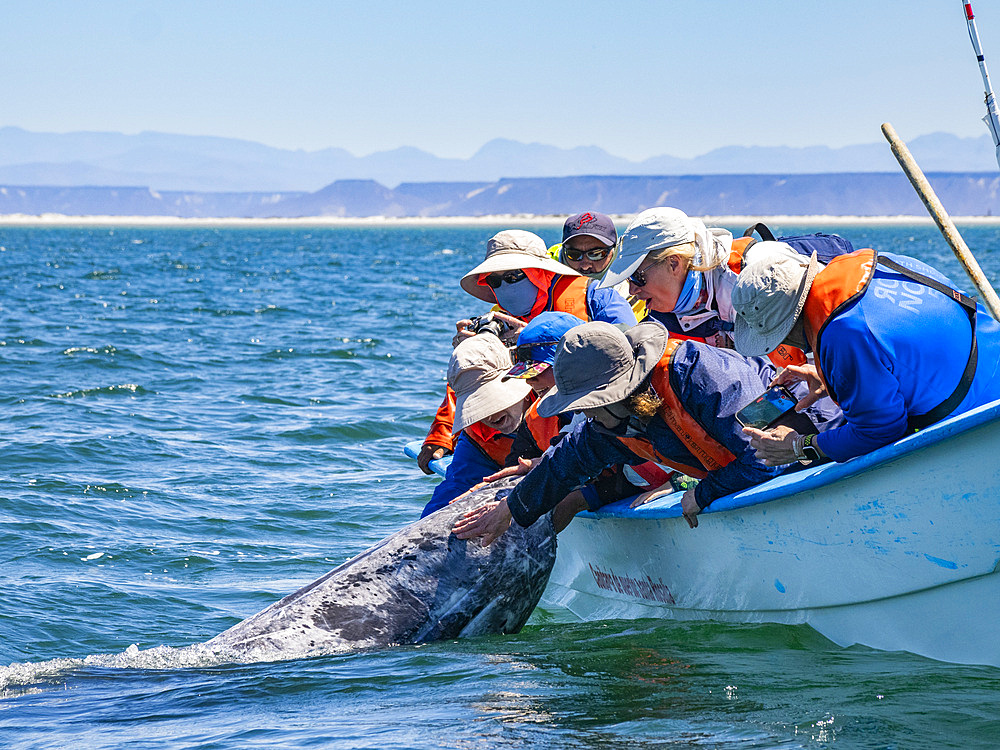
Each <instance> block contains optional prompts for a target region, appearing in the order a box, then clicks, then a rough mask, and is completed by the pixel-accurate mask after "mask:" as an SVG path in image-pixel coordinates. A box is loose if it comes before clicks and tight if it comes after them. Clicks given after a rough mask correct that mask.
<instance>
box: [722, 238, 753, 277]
mask: <svg viewBox="0 0 1000 750" xmlns="http://www.w3.org/2000/svg"><path fill="white" fill-rule="evenodd" d="M756 244H757V240H755V239H754V238H753V237H734V238H733V245H732V247H730V248H729V270H730V271H732V272H733V273H735V274H736V275H737V276H739V273H740V271H742V270H743V256H744V255H745V254H746V251H747V250H749V249H750V247H751V246H752V245H756Z"/></svg>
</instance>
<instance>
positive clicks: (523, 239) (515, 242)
mask: <svg viewBox="0 0 1000 750" xmlns="http://www.w3.org/2000/svg"><path fill="white" fill-rule="evenodd" d="M525 268H540V269H542V270H543V271H552V272H553V273H558V274H561V275H563V276H579V275H580V274H579V273H577V272H576V271H574V270H573V269H572V268H570V267H569V266H567V265H565V264H564V263H560V262H559V261H557V260H554V259H553V258H552V256H551V255H549V250H548V248H547V247H546V246H545V241H544V240H542V238H541V237H539V236H538V235H537V234H535V233H534V232H526V231H524V230H523V229H507V230H504V231H503V232H498V233H497V234H495V235H493V236H492V237H491V238H490V239H489V241H488V242H487V243H486V259H485V260H484V261H483V262H482V263H480V264H479V265H478V266H476V267H475V268H473V269H472V270H471V271H469V272H468V273H467V274H465V276H463V277H462V282H461V283H462V289H464V290H465V291H467V292H468V293H469V294H471V295H472V296H473V297H477V298H478V299H481V300H482V301H483V302H496V299H494V296H493V290H492V289H490V288H489V287H485V286H480V284H479V276H480V274H484V273H497V272H499V273H503V272H504V271H519V270H523V269H525Z"/></svg>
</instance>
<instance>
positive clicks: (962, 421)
mask: <svg viewBox="0 0 1000 750" xmlns="http://www.w3.org/2000/svg"><path fill="white" fill-rule="evenodd" d="M993 421H1000V399H998V400H996V401H991V402H989V403H987V404H983V405H981V406H977V407H975V408H973V409H970V410H969V411H967V412H963V413H962V414H959V415H956V416H952V417H948V418H946V419H943V420H942V421H940V422H937V423H935V424H933V425H931V426H930V427H927V428H925V429H923V430H921V431H920V432H917V433H914V434H912V435H907V436H905V437H903V438H900V439H899V440H897V441H895V442H893V443H890V444H889V445H886V446H883V447H881V448H878V449H877V450H875V451H872V452H871V453H869V454H867V455H864V456H858V457H856V458H852V459H849V460H848V461H844V462H843V463H836V462H829V463H824V464H821V465H819V466H815V467H807V468H805V469H802V470H800V471H796V472H793V473H790V474H782V475H780V476H777V477H775V478H774V479H770V480H768V481H766V482H763V483H761V484H758V485H754V486H753V487H748V488H747V489H745V490H740V491H739V492H735V493H732V494H729V495H725V496H723V497H720V498H719V499H717V500H715V501H714V502H713V503H712V504H711V505H709V506H708V507H707V508H705V509H704V510H703V511H702V513H703V514H704V513H723V512H726V511H732V510H739V509H741V508H747V507H750V506H754V505H762V504H764V503H768V502H772V501H774V500H781V499H784V498H787V497H790V496H792V495H795V494H798V493H800V492H808V491H812V490H817V489H820V488H822V487H826V486H828V485H830V484H833V483H834V482H838V481H840V480H842V479H847V478H850V477H855V476H858V475H861V474H864V473H865V472H868V471H871V470H874V469H876V468H878V467H879V466H882V465H884V464H887V463H890V462H892V461H894V460H896V459H898V458H901V457H903V456H906V455H908V454H911V453H915V452H917V451H919V450H922V449H924V448H927V447H929V446H932V445H936V444H937V443H941V442H944V441H945V440H948V439H949V438H952V437H954V436H956V435H958V434H960V433H963V432H968V431H970V430H974V429H976V428H978V427H982V426H984V425H986V424H988V423H990V422H993ZM419 445H420V443H419V442H416V441H415V442H411V443H407V444H406V446H405V447H404V453H406V455H408V456H410V457H411V458H415V457H416V453H417V452H418V451H419ZM431 464H432V468H433V469H434V471H435V472H436V473H438V474H440V475H442V476H443V475H444V473H445V470H446V469H447V465H448V464H447V462H446V461H445V459H441V460H439V461H432V462H431ZM680 494H681V493H679V492H674V493H671V494H669V495H666V496H664V497H662V498H660V499H658V500H654V501H652V502H650V503H647V504H646V505H641V506H639V507H638V508H632V507H630V503H631V502H632V500H633V498H634V497H635V496H632V497H627V498H623V499H622V500H616V501H615V502H613V503H609V504H608V505H605V506H604V507H602V508H600V509H598V510H594V511H590V510H586V511H582V512H581V513H580V514H579V515H580V516H582V517H585V518H597V519H599V518H632V519H661V518H677V517H679V516H680V515H681V507H680V501H679V498H680Z"/></svg>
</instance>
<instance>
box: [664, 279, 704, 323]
mask: <svg viewBox="0 0 1000 750" xmlns="http://www.w3.org/2000/svg"><path fill="white" fill-rule="evenodd" d="M704 280H705V277H704V275H703V274H702V272H701V271H688V272H687V277H686V278H685V279H684V286H683V287H682V288H681V293H680V295H679V296H678V297H677V302H675V303H674V309H673V310H671V312H673V313H674V314H675V315H685V314H687V313H689V312H691V311H692V310H694V308H695V306H696V305H697V304H698V298H699V297H701V287H702V284H703V283H704Z"/></svg>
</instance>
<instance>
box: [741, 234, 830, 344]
mask: <svg viewBox="0 0 1000 750" xmlns="http://www.w3.org/2000/svg"><path fill="white" fill-rule="evenodd" d="M820 267H821V264H820V262H819V260H818V259H817V258H816V253H815V252H814V253H813V254H812V256H811V257H810V258H809V259H808V261H807V260H806V258H805V256H797V257H790V256H788V255H786V254H784V253H781V254H773V255H771V257H768V258H764V259H761V260H757V261H754V262H753V263H751V264H750V265H748V266H747V267H746V268H744V269H743V270H742V271H740V276H739V280H738V281H737V282H736V287H735V288H734V289H733V297H732V302H733V310H734V311H735V312H736V320H735V321H734V324H733V340H734V343H735V345H736V350H737V351H738V352H739V353H740V354H742V355H744V356H747V357H761V356H764V355H765V354H770V353H771V352H773V351H774V350H775V349H777V348H778V347H779V346H780V345H781V342H782V341H784V340H785V338H787V337H788V334H789V333H791V331H792V328H794V327H795V322H796V321H797V320H798V319H799V316H800V315H801V314H802V308H803V307H804V306H805V304H806V298H807V297H808V296H809V290H810V289H812V284H813V279H815V278H816V274H817V273H819V270H820Z"/></svg>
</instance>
